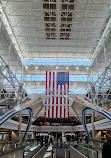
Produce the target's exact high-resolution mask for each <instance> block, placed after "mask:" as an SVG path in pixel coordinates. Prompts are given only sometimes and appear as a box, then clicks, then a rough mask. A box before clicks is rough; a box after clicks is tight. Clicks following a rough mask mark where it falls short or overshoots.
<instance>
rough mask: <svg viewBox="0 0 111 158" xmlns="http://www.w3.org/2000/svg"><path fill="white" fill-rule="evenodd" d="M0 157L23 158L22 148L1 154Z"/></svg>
mask: <svg viewBox="0 0 111 158" xmlns="http://www.w3.org/2000/svg"><path fill="white" fill-rule="evenodd" d="M1 158H23V149H21V150H17V151H15V152H13V153H11V154H6V155H4V156H1Z"/></svg>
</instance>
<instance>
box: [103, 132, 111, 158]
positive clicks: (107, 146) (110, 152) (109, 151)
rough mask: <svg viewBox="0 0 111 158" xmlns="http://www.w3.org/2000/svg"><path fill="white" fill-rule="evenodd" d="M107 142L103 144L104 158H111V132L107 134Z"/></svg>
mask: <svg viewBox="0 0 111 158" xmlns="http://www.w3.org/2000/svg"><path fill="white" fill-rule="evenodd" d="M106 140H107V141H106V142H104V144H103V149H102V158H111V131H109V132H108V133H107V135H106Z"/></svg>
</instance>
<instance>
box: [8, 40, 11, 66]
mask: <svg viewBox="0 0 111 158" xmlns="http://www.w3.org/2000/svg"><path fill="white" fill-rule="evenodd" d="M11 50H12V42H10V46H9V52H8V65H9V62H10V56H11Z"/></svg>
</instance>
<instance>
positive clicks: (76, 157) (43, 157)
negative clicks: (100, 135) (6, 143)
mask: <svg viewBox="0 0 111 158" xmlns="http://www.w3.org/2000/svg"><path fill="white" fill-rule="evenodd" d="M71 146H72V145H71ZM71 146H70V147H69V148H67V147H64V146H56V147H54V153H55V154H54V155H55V156H54V158H69V151H70V158H83V156H81V154H80V153H83V154H84V155H86V157H88V158H97V155H96V153H95V152H94V151H93V150H92V151H91V150H85V149H84V148H83V149H81V148H79V147H74V146H72V147H74V148H75V149H77V150H78V151H80V153H78V152H77V151H76V150H75V149H73V148H72V147H71ZM48 148H49V146H47V147H44V148H43V149H42V150H40V151H39V152H38V154H37V155H35V156H34V158H51V154H52V151H47V150H48ZM48 155H49V156H48ZM0 158H23V149H20V150H16V151H14V152H12V153H10V154H6V155H4V156H0ZM98 158H102V155H101V150H100V151H99V155H98Z"/></svg>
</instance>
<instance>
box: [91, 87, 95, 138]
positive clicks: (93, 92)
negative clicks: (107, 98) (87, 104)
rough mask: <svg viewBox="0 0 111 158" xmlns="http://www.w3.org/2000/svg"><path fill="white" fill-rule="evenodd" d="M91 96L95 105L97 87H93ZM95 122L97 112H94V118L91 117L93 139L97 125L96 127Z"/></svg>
mask: <svg viewBox="0 0 111 158" xmlns="http://www.w3.org/2000/svg"><path fill="white" fill-rule="evenodd" d="M91 92H92V94H91V96H92V103H94V104H95V87H94V86H91ZM94 121H95V112H94V111H92V117H91V123H92V139H94V138H95V125H94Z"/></svg>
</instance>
